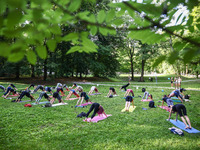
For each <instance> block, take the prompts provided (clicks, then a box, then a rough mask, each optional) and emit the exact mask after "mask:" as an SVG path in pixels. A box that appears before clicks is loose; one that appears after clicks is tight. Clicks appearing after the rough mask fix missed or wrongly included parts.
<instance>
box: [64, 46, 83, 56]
mask: <svg viewBox="0 0 200 150" xmlns="http://www.w3.org/2000/svg"><path fill="white" fill-rule="evenodd" d="M77 51H81V48H80V46H73V47H71V48H70V49H69V50H68V51H67V53H66V54H71V53H74V52H77Z"/></svg>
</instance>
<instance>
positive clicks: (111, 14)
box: [106, 9, 115, 23]
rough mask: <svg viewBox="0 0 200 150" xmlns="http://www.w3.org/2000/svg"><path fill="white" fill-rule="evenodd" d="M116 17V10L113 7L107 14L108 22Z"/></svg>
mask: <svg viewBox="0 0 200 150" xmlns="http://www.w3.org/2000/svg"><path fill="white" fill-rule="evenodd" d="M114 17H115V10H113V9H111V10H109V11H108V13H107V15H106V22H107V23H108V22H111V21H112V20H113V18H114Z"/></svg>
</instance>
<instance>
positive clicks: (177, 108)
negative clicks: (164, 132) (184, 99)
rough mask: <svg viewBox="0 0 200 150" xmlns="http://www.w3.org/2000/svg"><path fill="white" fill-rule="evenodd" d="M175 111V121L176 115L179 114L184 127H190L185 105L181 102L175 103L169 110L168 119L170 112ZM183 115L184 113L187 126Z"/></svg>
mask: <svg viewBox="0 0 200 150" xmlns="http://www.w3.org/2000/svg"><path fill="white" fill-rule="evenodd" d="M175 112H176V121H177V117H178V114H179V116H180V117H181V119H182V121H183V123H184V124H185V129H192V126H191V123H190V119H189V117H188V116H187V111H186V108H185V106H184V105H183V104H176V105H174V106H173V107H172V109H171V110H170V112H169V118H168V121H169V120H170V118H171V114H172V113H175ZM183 115H184V117H185V119H186V120H187V123H188V125H189V126H188V125H187V123H186V121H185V119H184V117H183Z"/></svg>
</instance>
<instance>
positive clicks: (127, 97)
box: [125, 96, 134, 111]
mask: <svg viewBox="0 0 200 150" xmlns="http://www.w3.org/2000/svg"><path fill="white" fill-rule="evenodd" d="M131 103H132V105H133V107H134V102H133V97H132V96H126V103H125V110H126V111H129V108H130V105H131Z"/></svg>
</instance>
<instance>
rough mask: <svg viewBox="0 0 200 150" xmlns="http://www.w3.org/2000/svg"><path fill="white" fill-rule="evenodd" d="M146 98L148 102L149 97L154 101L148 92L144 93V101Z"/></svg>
mask: <svg viewBox="0 0 200 150" xmlns="http://www.w3.org/2000/svg"><path fill="white" fill-rule="evenodd" d="M145 96H146V100H148V98H149V97H150V98H151V100H152V99H153V96H152V95H151V94H149V92H147V91H145V92H144V95H143V97H142V99H144V98H145Z"/></svg>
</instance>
